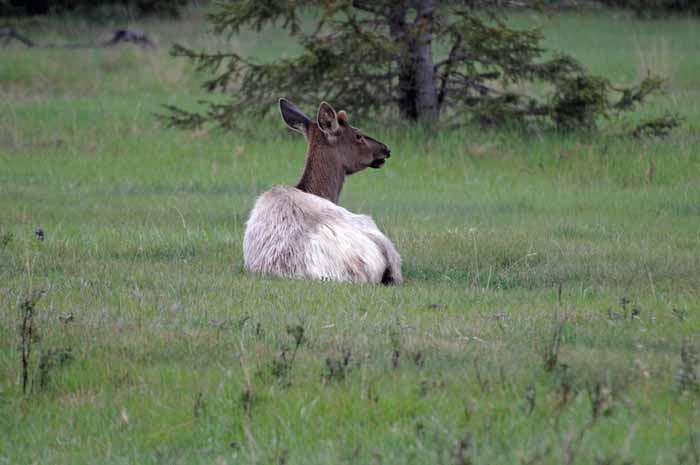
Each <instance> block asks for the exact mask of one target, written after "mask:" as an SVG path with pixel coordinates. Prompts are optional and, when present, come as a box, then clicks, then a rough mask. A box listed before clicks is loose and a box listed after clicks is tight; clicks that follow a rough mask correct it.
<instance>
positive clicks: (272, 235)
mask: <svg viewBox="0 0 700 465" xmlns="http://www.w3.org/2000/svg"><path fill="white" fill-rule="evenodd" d="M243 259H244V262H245V267H246V269H248V270H250V271H255V272H260V273H266V274H272V275H276V276H282V277H290V278H307V279H328V280H332V281H345V282H355V283H375V284H376V283H380V282H382V278H383V277H384V274H385V272H386V271H387V269H389V271H390V273H391V274H392V276H393V279H394V282H395V283H397V284H398V283H400V282H401V279H402V277H401V257H400V256H399V254H398V252H396V249H395V248H394V245H393V244H392V243H391V241H389V239H387V238H386V237H385V236H384V235H383V234H382V233H381V232H380V231H379V229H378V228H377V225H376V224H374V221H373V220H372V218H370V217H369V216H366V215H356V214H354V213H351V212H349V211H348V210H346V209H345V208H343V207H340V206H338V205H335V204H334V203H333V202H330V201H328V200H326V199H324V198H321V197H319V196H317V195H314V194H308V193H306V192H303V191H301V190H299V189H297V188H295V187H289V186H275V187H273V188H272V189H271V190H269V191H267V192H265V193H264V194H262V195H261V196H260V197H258V200H257V201H256V202H255V207H254V208H253V211H252V212H251V215H250V219H249V220H248V222H247V223H246V232H245V237H244V239H243Z"/></svg>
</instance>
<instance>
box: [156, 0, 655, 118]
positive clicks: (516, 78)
mask: <svg viewBox="0 0 700 465" xmlns="http://www.w3.org/2000/svg"><path fill="white" fill-rule="evenodd" d="M218 6H219V8H218V10H217V11H216V12H215V13H213V14H212V15H210V21H211V22H212V24H213V26H214V30H215V32H216V33H218V34H223V35H228V36H232V35H235V34H237V33H238V32H239V31H240V30H241V29H242V28H252V29H254V30H256V31H258V32H260V31H261V30H262V29H263V28H265V27H267V26H271V25H276V26H280V25H281V27H283V28H284V29H286V30H287V31H288V32H289V34H290V35H291V36H292V37H293V38H294V39H295V40H297V41H298V42H299V44H300V45H301V47H302V51H301V53H299V54H298V55H297V56H294V57H291V58H288V57H280V58H279V59H277V60H275V61H273V62H270V63H260V62H257V61H255V60H254V59H252V58H250V57H245V56H241V55H240V54H238V53H233V52H231V53H210V52H206V51H195V50H192V49H188V48H186V47H183V46H180V45H176V46H175V47H174V48H173V51H172V53H173V54H174V55H175V56H184V57H188V58H190V59H191V60H193V61H194V62H195V63H196V64H197V67H198V69H199V70H200V71H204V72H207V73H211V74H212V75H213V77H211V79H209V80H208V81H206V82H205V84H204V85H205V88H206V90H207V91H209V92H223V93H225V94H226V95H228V96H229V99H228V101H226V102H224V103H221V101H219V102H205V108H204V109H203V110H202V111H200V112H190V111H186V110H183V109H181V108H177V107H168V109H169V112H168V114H167V115H166V116H165V119H166V121H167V123H168V124H169V125H171V126H178V127H188V128H192V127H199V126H202V125H204V124H206V123H209V122H214V123H216V124H218V125H220V126H222V127H224V128H229V129H230V128H235V127H238V126H239V124H240V123H241V121H245V120H246V118H245V116H246V115H250V116H255V117H259V116H262V115H264V114H265V113H267V112H268V111H270V110H272V109H274V108H275V107H276V106H275V102H276V101H277V99H278V98H279V97H281V96H284V97H287V98H289V99H290V100H292V101H294V102H297V103H299V104H301V105H308V106H314V105H317V104H318V102H319V101H321V100H327V101H329V102H332V103H333V104H334V105H336V106H337V107H339V108H346V109H348V110H350V111H352V112H353V114H358V113H359V114H362V113H368V112H372V113H375V114H376V113H377V112H385V111H387V110H395V111H396V112H397V113H398V114H399V115H400V116H401V117H402V118H404V119H406V120H411V121H424V122H429V123H432V122H435V121H437V120H441V121H443V122H445V123H452V122H454V123H465V122H469V121H477V122H479V123H480V124H482V125H500V124H504V123H508V122H520V123H522V122H524V121H525V122H526V121H532V122H535V123H539V124H550V125H553V126H556V127H557V128H559V129H562V130H572V129H593V128H595V127H596V122H597V120H598V119H599V117H601V116H602V117H607V116H609V115H610V114H611V113H614V112H618V111H627V110H632V109H634V108H635V107H636V105H637V104H638V103H640V102H642V101H644V99H645V98H646V97H647V96H648V95H649V94H651V93H653V92H656V91H658V90H659V89H660V87H661V84H662V81H661V80H660V79H658V78H652V77H649V78H647V79H645V80H644V81H643V82H641V83H640V84H638V85H636V86H632V87H628V88H619V87H613V85H612V84H611V83H610V81H609V80H608V79H606V78H604V77H601V76H595V75H592V74H590V73H589V72H588V71H587V70H586V69H585V68H584V67H583V66H582V65H581V64H580V63H578V62H577V61H576V60H575V59H574V58H572V57H570V56H567V55H563V54H557V55H554V56H549V54H547V53H546V50H545V49H544V48H543V47H542V45H541V42H542V33H541V32H540V31H539V30H537V29H526V30H517V29H513V28H511V27H509V26H508V25H507V24H506V22H505V20H504V19H503V18H502V17H500V16H498V15H496V14H493V13H491V12H488V11H484V10H483V9H475V8H474V5H473V3H472V2H470V1H468V0H467V1H461V2H459V1H447V0H443V1H439V0H222V1H221V2H219V4H218ZM308 11H312V12H313V14H312V13H309V14H304V13H305V12H308ZM309 21H311V22H312V23H313V24H311V25H309V24H308V22H309ZM302 22H304V23H305V24H304V27H303V28H302ZM436 50H441V51H443V52H442V53H436ZM526 83H527V84H528V85H527V86H524V85H522V84H526ZM522 88H533V89H538V91H537V92H534V93H531V94H526V93H523V92H520V91H519V90H518V89H522Z"/></svg>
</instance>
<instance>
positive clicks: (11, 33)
mask: <svg viewBox="0 0 700 465" xmlns="http://www.w3.org/2000/svg"><path fill="white" fill-rule="evenodd" d="M0 38H4V39H5V47H7V45H8V44H9V43H10V41H11V40H13V39H14V40H17V41H19V42H22V43H23V44H24V45H26V46H27V47H35V46H36V45H35V44H34V42H32V41H31V40H29V39H27V38H26V37H24V36H23V35H21V34H20V33H19V32H17V31H16V30H14V29H13V28H11V27H6V28H0Z"/></svg>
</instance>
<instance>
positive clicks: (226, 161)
mask: <svg viewBox="0 0 700 465" xmlns="http://www.w3.org/2000/svg"><path fill="white" fill-rule="evenodd" d="M514 21H516V22H518V23H519V24H529V25H532V24H541V25H542V26H543V27H544V30H545V34H546V37H547V45H548V46H551V47H556V48H558V49H561V50H563V51H566V52H570V53H572V54H573V55H574V56H576V57H578V58H579V59H581V60H582V61H583V62H584V63H586V64H587V65H589V66H590V67H591V68H592V69H593V70H594V71H595V72H599V73H604V74H606V75H609V76H611V77H612V78H613V80H615V81H616V82H620V83H630V82H634V81H635V80H637V79H639V78H640V77H642V76H644V75H645V74H646V73H647V72H648V71H651V72H655V73H660V74H663V75H666V76H667V77H668V93H667V94H666V95H664V96H660V97H657V98H656V99H655V100H654V101H653V102H652V104H651V105H650V106H649V107H648V108H647V109H645V110H644V111H643V112H642V115H643V116H644V115H646V116H649V115H660V114H663V113H664V112H665V111H667V110H672V111H678V112H680V113H681V114H682V115H684V116H685V117H686V121H685V123H684V126H683V128H681V129H679V130H677V131H676V132H674V134H673V137H672V138H671V139H669V140H667V141H638V140H634V139H631V138H626V137H622V136H620V135H615V136H612V135H605V134H603V135H595V136H593V135H578V136H563V135H546V136H536V135H531V136H522V135H519V134H513V133H507V132H493V131H492V132H484V131H477V130H463V131H456V132H447V133H441V134H438V135H434V134H427V133H423V132H421V131H420V130H418V129H412V128H408V127H402V126H391V127H382V126H380V125H379V124H377V123H376V122H367V123H366V124H364V125H363V127H364V128H365V129H366V131H367V132H368V133H369V134H371V135H374V136H376V137H377V138H378V139H380V140H382V141H384V142H386V143H387V144H388V145H389V146H391V148H392V153H393V154H394V156H392V158H391V160H389V162H388V163H387V165H386V166H385V167H384V168H383V169H382V170H372V171H367V172H363V173H361V174H358V175H357V176H355V177H353V178H350V179H349V180H348V182H347V183H346V187H345V190H344V192H343V194H342V196H341V204H342V205H344V206H346V207H347V208H349V209H351V210H353V211H356V212H363V213H368V214H371V215H372V216H373V217H374V219H375V220H376V222H377V223H378V224H379V225H380V227H381V228H382V229H383V230H384V231H385V232H386V233H387V235H388V236H389V237H391V238H392V239H393V240H394V242H395V244H396V246H397V248H398V250H399V252H400V253H401V254H402V257H403V260H404V275H405V277H406V283H405V285H403V286H401V287H396V288H383V287H373V286H359V285H354V286H353V285H340V284H329V283H315V282H302V281H286V280H275V279H263V278H260V277H256V276H250V275H247V274H245V273H244V272H243V269H242V258H241V242H242V236H243V230H244V222H245V219H246V217H247V214H248V211H249V209H250V208H251V206H252V203H253V201H254V199H255V196H256V195H257V194H258V193H260V192H262V191H264V190H265V189H267V188H268V187H270V186H271V185H273V184H277V183H287V184H288V183H293V182H295V181H296V179H297V176H298V174H299V172H300V169H301V165H302V162H303V154H304V150H305V146H304V141H303V140H302V139H301V138H300V137H295V136H294V135H293V134H290V133H289V131H286V130H285V129H284V127H283V124H282V122H281V121H277V120H270V121H262V122H261V123H260V129H259V132H258V133H257V134H255V135H247V136H242V135H240V134H235V133H227V134H224V133H220V132H216V131H211V132H204V131H200V132H178V131H174V130H167V129H164V128H162V127H161V126H160V125H159V124H158V123H157V121H156V120H155V118H154V117H153V114H154V113H157V112H159V111H160V105H161V104H164V103H169V104H172V103H177V104H183V105H188V104H191V103H192V102H194V101H196V100H197V99H198V98H200V97H202V94H201V91H199V90H198V88H197V82H198V81H199V80H200V79H201V77H198V76H196V75H194V74H193V72H192V69H191V67H190V65H188V64H186V63H184V62H182V61H177V60H174V59H171V58H169V57H168V55H167V50H168V44H169V43H171V42H172V41H173V40H176V39H177V40H180V41H184V42H185V43H188V44H190V45H202V46H207V47H233V48H236V49H237V50H241V51H244V52H247V53H254V54H257V55H258V56H260V57H270V56H273V55H274V54H275V53H278V50H280V49H283V50H288V51H289V52H290V53H292V52H293V48H290V46H289V45H288V44H287V43H286V42H285V39H284V36H283V35H282V34H279V33H275V32H269V33H268V34H267V39H266V41H265V43H264V45H256V42H255V36H254V35H253V34H244V35H243V36H242V37H239V38H234V39H232V42H231V43H230V44H227V43H225V42H224V41H223V40H222V39H217V38H213V37H211V36H208V35H206V33H205V31H206V26H205V24H204V22H203V21H202V18H201V15H199V14H196V15H195V16H194V17H193V18H191V19H190V20H188V21H187V22H149V21H144V22H142V23H137V24H136V26H138V27H140V28H142V29H143V30H145V31H148V32H149V33H151V34H152V35H154V36H156V37H157V38H158V40H159V43H160V46H159V47H158V48H157V49H156V50H150V51H149V50H146V51H142V50H138V49H135V48H130V47H123V48H114V49H109V50H61V49H48V50H41V49H36V50H27V49H24V48H22V47H21V46H12V47H9V48H5V49H0V102H1V104H0V110H1V111H0V464H5V463H7V464H33V463H40V464H49V463H50V464H55V463H56V464H57V463H64V464H82V463H85V464H95V463H123V464H126V463H144V464H145V463H163V464H166V463H167V464H171V463H180V464H193V463H216V464H235V463H261V464H267V463H278V464H284V463H289V464H335V463H352V464H364V463H367V464H400V463H416V464H428V463H436V464H488V465H496V464H517V463H522V464H540V463H541V464H574V463H576V464H589V463H591V464H592V463H600V464H626V463H631V464H652V463H655V464H676V463H677V464H691V463H692V464H697V463H698V462H699V461H700V460H699V457H700V393H698V391H700V347H698V346H697V343H698V341H700V150H699V149H698V141H699V140H700V74H698V72H697V70H698V69H700V53H698V52H700V28H698V23H697V21H693V20H690V19H681V18H677V19H667V20H661V21H654V22H642V21H638V20H634V19H630V18H626V17H624V16H620V15H614V14H611V13H606V12H602V13H569V14H565V15H561V16H555V17H553V18H546V17H542V16H532V15H521V16H518V17H516V18H514ZM109 31H110V28H109V27H108V26H104V27H98V26H90V25H86V24H84V23H81V22H79V21H75V20H62V21H58V20H52V21H48V22H39V23H30V24H27V25H25V29H24V32H25V33H26V34H28V35H31V36H32V37H33V38H35V39H36V40H38V41H46V42H51V41H58V42H60V41H72V40H73V39H74V38H76V37H80V40H85V39H86V38H87V39H88V40H90V39H93V38H99V37H104V36H105V35H108V34H109ZM285 47H286V48H285ZM306 110H307V111H309V112H311V111H312V109H310V108H307V109H306ZM350 116H351V118H352V115H350ZM616 133H619V131H616ZM37 228H42V230H43V231H44V234H45V238H44V240H43V241H40V240H38V238H37V236H36V234H35V230H36V229H37ZM39 291H43V294H42V296H41V298H40V299H39V300H38V301H37V302H36V305H35V310H34V312H35V313H34V320H33V324H34V327H35V336H36V337H34V338H32V341H33V342H32V353H31V354H30V361H31V363H30V367H29V374H30V377H29V381H30V383H29V388H28V392H27V393H26V394H23V392H22V384H21V369H20V351H19V350H18V348H19V347H20V346H21V343H20V336H19V334H20V333H19V331H18V327H19V325H20V323H21V321H22V314H23V313H22V312H21V311H20V307H21V304H22V302H23V301H25V300H26V298H27V296H28V295H31V294H32V293H36V292H39ZM693 341H695V344H696V345H695V346H694V345H693ZM682 352H683V353H684V354H685V359H682V357H681V353H682ZM684 360H685V361H684ZM683 387H685V388H687V389H685V390H684V389H682V388H683ZM693 389H694V390H695V392H693Z"/></svg>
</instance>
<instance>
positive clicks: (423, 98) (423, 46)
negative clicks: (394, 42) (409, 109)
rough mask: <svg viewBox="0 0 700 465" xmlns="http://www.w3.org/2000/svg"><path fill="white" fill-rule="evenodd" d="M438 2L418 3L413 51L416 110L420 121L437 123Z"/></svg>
mask: <svg viewBox="0 0 700 465" xmlns="http://www.w3.org/2000/svg"><path fill="white" fill-rule="evenodd" d="M436 3H437V0H421V1H420V2H418V7H417V15H416V22H415V26H414V28H415V29H416V33H417V37H416V44H415V49H414V50H413V52H414V55H413V57H414V58H413V61H414V63H415V76H416V77H415V80H416V84H415V85H416V94H417V95H416V110H417V113H418V119H419V120H421V121H426V122H435V121H437V119H438V116H439V114H438V95H437V86H436V85H435V68H434V64H433V15H434V13H435V5H436Z"/></svg>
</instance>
